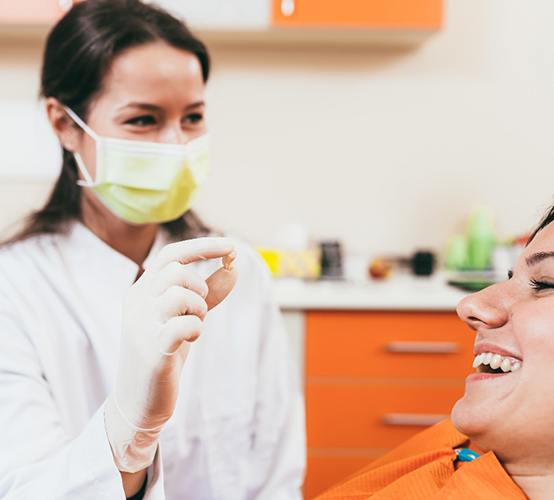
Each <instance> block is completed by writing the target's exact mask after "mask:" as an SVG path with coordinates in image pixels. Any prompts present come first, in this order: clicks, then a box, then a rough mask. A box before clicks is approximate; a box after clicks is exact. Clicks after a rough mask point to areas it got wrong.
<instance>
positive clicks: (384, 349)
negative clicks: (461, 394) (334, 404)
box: [306, 311, 475, 379]
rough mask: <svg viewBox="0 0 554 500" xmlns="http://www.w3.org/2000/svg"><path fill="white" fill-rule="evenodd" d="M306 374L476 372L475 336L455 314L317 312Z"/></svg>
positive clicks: (310, 327)
mask: <svg viewBox="0 0 554 500" xmlns="http://www.w3.org/2000/svg"><path fill="white" fill-rule="evenodd" d="M306 331H307V338H306V367H307V375H308V377H312V378H313V377H326V378H349V377H351V378H372V377H377V378H383V377H386V378H406V379H414V378H430V379H435V378H454V379H464V378H465V377H466V376H467V375H468V374H469V373H470V372H471V371H472V366H471V365H472V363H473V342H474V339H475V335H474V334H473V332H472V331H471V330H470V329H469V328H468V327H467V325H466V324H465V323H464V322H463V321H461V320H460V319H459V318H458V316H456V314H455V313H441V312H395V313H393V312H371V313H364V312H337V311H314V312H309V313H307V317H306Z"/></svg>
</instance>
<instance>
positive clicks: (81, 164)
mask: <svg viewBox="0 0 554 500" xmlns="http://www.w3.org/2000/svg"><path fill="white" fill-rule="evenodd" d="M63 109H64V110H65V112H66V113H67V114H68V115H69V116H70V118H71V119H72V120H73V121H74V122H75V123H76V124H77V125H78V126H79V127H80V128H81V129H82V130H83V131H84V132H85V133H86V134H88V135H89V136H90V137H92V139H94V141H95V142H96V143H98V135H96V132H94V130H92V129H91V128H90V127H89V126H88V125H87V124H86V123H85V122H84V121H83V120H81V118H80V117H79V115H77V113H75V112H74V111H73V110H72V109H71V108H68V107H67V106H64V107H63ZM73 156H74V157H75V162H76V163H77V167H79V170H80V172H81V174H82V175H83V177H84V178H85V180H84V181H82V180H78V181H77V184H78V185H79V186H83V187H90V186H93V185H94V180H93V179H92V177H91V176H90V174H89V171H88V170H87V167H86V166H85V162H84V161H83V159H82V158H81V155H80V154H79V153H73Z"/></svg>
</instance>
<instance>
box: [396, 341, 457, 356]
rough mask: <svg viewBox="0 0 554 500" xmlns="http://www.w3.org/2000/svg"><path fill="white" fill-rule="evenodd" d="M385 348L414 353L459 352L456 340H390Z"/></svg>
mask: <svg viewBox="0 0 554 500" xmlns="http://www.w3.org/2000/svg"><path fill="white" fill-rule="evenodd" d="M385 349H386V350H387V351H388V352H398V353H413V354H454V353H456V352H458V344H457V343H456V342H402V341H399V342H389V343H388V344H387V345H386V346H385Z"/></svg>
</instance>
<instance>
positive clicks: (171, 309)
mask: <svg viewBox="0 0 554 500" xmlns="http://www.w3.org/2000/svg"><path fill="white" fill-rule="evenodd" d="M156 301H157V308H158V311H159V313H160V318H161V320H162V321H166V320H168V319H169V318H171V317H173V316H183V315H189V316H190V315H194V316H198V318H199V319H201V320H203V319H204V318H205V317H206V313H207V312H208V305H207V304H206V301H205V300H204V299H203V298H202V297H200V295H198V294H197V293H195V292H193V291H192V290H189V289H187V288H183V287H181V286H171V287H169V288H168V289H167V290H166V291H165V292H164V293H162V294H161V295H160V296H159V297H158V298H157V299H156Z"/></svg>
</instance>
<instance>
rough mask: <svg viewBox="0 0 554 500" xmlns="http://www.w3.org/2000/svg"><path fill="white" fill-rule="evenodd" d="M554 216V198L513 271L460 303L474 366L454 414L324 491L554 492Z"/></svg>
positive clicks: (534, 495)
mask: <svg viewBox="0 0 554 500" xmlns="http://www.w3.org/2000/svg"><path fill="white" fill-rule="evenodd" d="M552 222H554V207H553V208H552V209H551V210H550V212H549V213H548V214H547V215H546V216H545V218H544V219H543V221H542V222H541V223H540V224H539V226H538V228H537V229H536V231H535V232H534V234H533V235H532V236H531V238H530V239H529V243H528V245H527V248H526V250H525V252H524V253H523V255H522V256H521V257H520V259H519V261H518V262H517V264H516V266H515V268H514V269H513V271H511V272H510V273H509V276H508V277H509V279H508V280H507V281H504V282H502V283H499V284H496V285H493V286H491V287H489V288H486V289H485V290H482V291H480V292H478V293H475V294H473V295H470V296H468V297H466V298H465V299H463V300H462V301H461V302H460V304H459V305H458V315H459V316H460V318H462V319H463V320H464V321H465V322H466V323H467V324H468V325H469V326H470V327H471V328H472V329H473V330H475V333H476V335H475V347H474V352H475V354H476V357H475V361H474V363H473V364H474V367H475V366H476V368H475V372H474V373H472V374H471V375H469V376H468V378H467V379H466V387H465V394H464V396H463V397H462V398H461V399H460V400H459V401H458V402H457V403H456V404H455V405H454V408H453V409H452V414H451V421H450V420H446V421H444V422H442V423H439V424H437V425H436V426H434V427H431V428H430V429H428V430H426V431H424V432H422V433H420V434H418V435H417V436H415V437H414V438H412V439H410V440H409V441H408V442H406V443H404V444H403V445H402V446H400V447H398V448H396V449H395V450H393V451H391V452H390V453H388V454H387V455H385V456H384V457H383V458H381V459H379V460H377V461H376V462H373V463H372V464H371V465H370V466H369V467H367V468H366V469H364V470H362V471H360V472H359V473H357V474H355V475H354V476H352V477H351V478H350V479H348V480H346V481H345V482H344V483H342V484H340V485H338V486H335V487H334V488H332V489H331V490H330V491H328V492H327V493H324V494H323V495H322V496H320V497H319V499H318V500H331V499H334V500H338V499H341V500H346V499H348V500H354V499H366V498H371V499H372V500H374V499H422V500H423V499H425V500H429V499H465V498H468V499H470V498H471V499H485V498H486V499H489V500H490V499H503V498H507V499H525V498H530V499H531V500H543V499H548V500H551V499H553V498H554V224H552ZM489 353H490V354H489ZM473 452H474V453H473Z"/></svg>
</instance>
